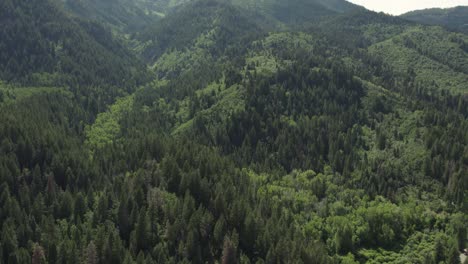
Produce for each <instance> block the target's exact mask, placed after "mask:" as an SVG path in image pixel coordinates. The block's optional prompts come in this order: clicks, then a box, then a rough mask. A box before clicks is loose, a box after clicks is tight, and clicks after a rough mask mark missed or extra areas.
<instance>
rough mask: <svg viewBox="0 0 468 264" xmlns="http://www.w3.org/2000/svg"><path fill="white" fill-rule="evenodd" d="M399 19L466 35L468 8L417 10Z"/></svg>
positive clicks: (467, 31) (467, 29)
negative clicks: (441, 27) (444, 28)
mask: <svg viewBox="0 0 468 264" xmlns="http://www.w3.org/2000/svg"><path fill="white" fill-rule="evenodd" d="M401 17H403V18H405V19H408V20H411V21H414V22H418V23H422V24H428V25H440V26H444V27H447V28H449V29H451V30H455V31H460V32H464V33H468V6H458V7H454V8H448V9H440V8H433V9H425V10H418V11H412V12H409V13H406V14H403V15H401Z"/></svg>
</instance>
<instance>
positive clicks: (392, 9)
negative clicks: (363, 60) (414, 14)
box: [348, 0, 468, 15]
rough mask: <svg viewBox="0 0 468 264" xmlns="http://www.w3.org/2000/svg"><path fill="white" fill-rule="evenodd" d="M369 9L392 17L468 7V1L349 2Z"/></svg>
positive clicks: (367, 0)
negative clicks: (429, 9)
mask: <svg viewBox="0 0 468 264" xmlns="http://www.w3.org/2000/svg"><path fill="white" fill-rule="evenodd" d="M348 1H349V2H352V3H355V4H358V5H362V6H364V7H366V8H367V9H370V10H374V11H378V12H380V11H382V12H385V13H388V14H392V15H401V14H403V13H406V12H408V11H413V10H419V9H426V8H433V7H444V8H447V7H454V6H459V5H464V6H468V0H348Z"/></svg>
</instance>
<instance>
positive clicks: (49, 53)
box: [0, 0, 144, 86]
mask: <svg viewBox="0 0 468 264" xmlns="http://www.w3.org/2000/svg"><path fill="white" fill-rule="evenodd" d="M0 22H1V24H2V27H1V29H0V79H3V80H5V81H15V82H22V83H28V84H35V83H37V84H44V85H52V84H56V85H63V84H68V85H91V84H93V85H104V84H107V85H121V86H128V85H134V84H135V81H136V80H137V79H138V78H139V77H138V75H141V73H144V68H143V67H141V66H140V64H139V63H138V61H137V60H136V59H135V57H134V56H133V55H131V53H130V52H128V51H127V49H126V48H125V47H124V46H123V45H121V44H120V43H118V42H116V41H115V40H114V39H113V37H112V36H111V34H110V33H109V32H107V31H106V30H105V29H104V28H103V27H102V26H101V25H99V24H96V23H92V22H85V21H81V20H79V19H72V18H70V17H69V16H68V15H67V14H65V13H64V12H63V10H62V9H61V8H60V7H59V6H58V5H57V3H56V2H54V1H49V0H47V1H33V2H31V1H11V0H6V1H2V2H1V3H0Z"/></svg>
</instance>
